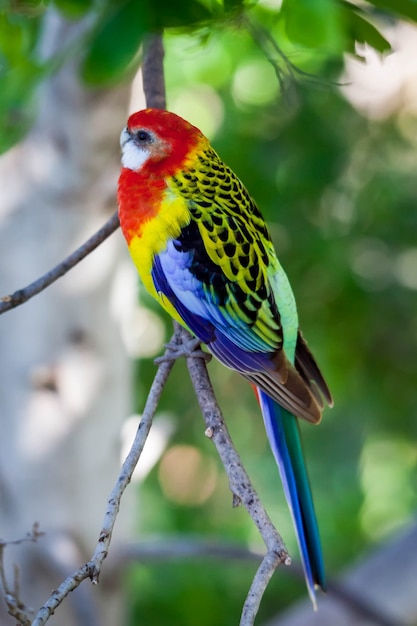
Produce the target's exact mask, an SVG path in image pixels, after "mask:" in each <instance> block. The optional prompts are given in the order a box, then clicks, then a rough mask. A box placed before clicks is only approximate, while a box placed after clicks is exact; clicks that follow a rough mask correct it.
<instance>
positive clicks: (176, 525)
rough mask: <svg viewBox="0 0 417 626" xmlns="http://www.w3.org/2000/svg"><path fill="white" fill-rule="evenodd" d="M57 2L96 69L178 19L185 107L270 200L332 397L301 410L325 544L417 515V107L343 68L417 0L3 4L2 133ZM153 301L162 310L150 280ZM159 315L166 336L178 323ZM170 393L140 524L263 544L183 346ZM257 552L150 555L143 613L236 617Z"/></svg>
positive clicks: (332, 554) (141, 379)
mask: <svg viewBox="0 0 417 626" xmlns="http://www.w3.org/2000/svg"><path fill="white" fill-rule="evenodd" d="M48 4H53V5H54V6H55V8H56V9H58V10H59V11H61V12H62V13H63V14H65V16H66V17H67V18H68V19H81V18H82V17H83V16H86V17H87V19H88V24H89V30H88V33H87V36H86V35H85V34H84V35H83V38H82V41H80V45H79V46H78V48H77V47H76V46H75V49H76V52H77V55H78V57H79V59H80V61H81V68H82V69H81V73H82V76H83V77H84V78H85V79H86V80H88V81H89V82H90V83H95V84H97V83H100V84H109V83H111V84H113V83H115V82H116V80H121V79H122V78H126V77H129V76H130V75H131V74H132V72H133V71H134V70H135V68H136V65H137V62H138V54H139V52H138V51H139V46H140V44H141V42H142V40H143V37H144V36H145V34H146V33H147V32H148V31H149V30H154V29H161V28H166V29H167V32H166V63H165V69H166V81H167V90H168V105H169V108H170V109H171V110H173V111H175V112H177V113H179V114H181V115H183V116H184V117H186V118H188V119H190V121H192V122H193V123H195V124H197V125H198V126H200V127H201V128H202V129H203V130H204V132H206V134H208V135H209V137H210V138H211V139H212V141H213V143H214V145H215V147H216V149H217V150H218V152H219V153H220V154H221V155H222V157H223V158H224V160H225V161H226V162H227V163H228V164H229V165H230V166H231V167H232V168H233V169H234V170H235V171H236V172H237V173H238V175H239V176H240V178H241V179H242V180H243V181H244V182H245V184H246V186H247V187H248V188H249V190H250V191H251V193H252V194H253V196H254V197H255V199H256V201H257V203H258V204H259V206H260V207H261V208H262V211H263V212H264V214H265V217H266V218H267V220H268V222H269V224H270V227H271V232H272V235H273V238H274V241H275V244H276V247H277V251H278V254H279V257H280V260H281V262H282V263H283V265H284V267H285V268H286V270H287V272H288V274H289V277H290V280H291V282H292V285H293V288H294V291H295V294H296V297H297V301H298V307H299V314H300V320H301V325H302V328H303V330H304V334H305V336H306V337H307V338H308V340H309V343H310V345H311V347H312V349H313V351H314V353H315V354H316V355H317V358H318V361H319V363H320V364H321V366H322V369H323V371H324V373H325V375H326V377H327V378H328V380H329V384H330V387H331V389H332V391H333V393H334V397H335V408H334V409H333V410H332V411H326V412H325V415H324V419H323V423H322V424H321V425H320V427H318V428H312V427H309V426H306V427H305V428H304V425H303V428H304V432H305V445H306V454H307V457H308V465H309V469H310V474H311V480H312V484H313V491H314V496H315V501H316V508H317V513H318V517H319V522H320V528H321V534H322V541H323V549H324V552H325V560H326V563H327V566H328V570H329V573H330V574H332V573H334V572H337V571H338V570H339V569H340V568H341V567H342V566H345V565H346V564H347V563H349V562H350V561H352V560H353V559H355V558H357V557H358V556H360V555H361V554H364V553H365V552H366V550H368V549H369V548H370V547H371V546H373V545H374V544H375V543H376V542H378V541H381V540H384V539H385V538H387V537H389V535H390V533H392V532H393V531H394V530H395V529H397V528H400V527H401V526H403V525H404V524H406V523H407V522H409V521H410V520H411V518H412V516H413V515H414V514H415V510H416V505H417V502H416V500H417V496H416V494H417V489H416V486H417V485H416V482H417V479H416V475H417V473H416V469H417V446H416V443H415V442H416V436H417V419H416V408H415V404H416V403H415V386H416V380H417V363H416V358H415V354H416V349H417V345H416V344H417V316H416V289H417V246H416V237H415V233H416V228H417V211H416V208H415V205H416V197H417V193H416V191H417V190H416V187H417V185H416V177H415V152H416V137H417V133H416V131H417V117H416V114H415V111H414V113H413V112H407V111H404V110H403V109H402V108H401V106H400V105H399V106H398V107H397V109H396V110H395V111H394V112H393V113H392V114H391V115H389V116H385V118H384V119H381V120H378V119H372V118H366V117H364V116H363V115H361V114H360V113H359V112H358V111H357V110H356V109H355V108H353V106H352V105H351V104H350V103H349V102H348V101H347V99H346V98H345V97H344V95H343V93H342V91H343V90H341V89H340V85H338V82H339V81H340V82H343V80H344V79H343V78H341V76H343V71H344V60H345V57H344V53H345V52H355V53H357V49H356V47H355V46H356V42H359V43H364V42H367V43H368V44H369V45H370V46H371V47H373V48H374V49H375V50H376V51H378V52H379V53H381V54H386V53H387V52H388V50H389V43H388V42H387V39H386V38H385V35H384V34H383V33H385V32H386V31H385V30H384V29H383V33H382V32H381V30H380V28H381V26H383V25H388V26H389V27H390V28H392V27H393V25H394V24H395V19H396V18H397V17H402V18H406V19H408V20H410V21H417V14H416V3H415V2H412V1H411V0H384V1H380V0H375V1H373V2H361V3H358V5H355V4H353V3H350V2H336V1H335V0H319V1H317V2H314V3H312V2H309V1H308V0H303V1H301V0H283V2H282V4H280V3H279V2H276V3H274V2H271V1H266V0H265V1H263V2H261V1H259V2H249V1H242V0H235V1H234V0H225V1H224V2H221V1H220V0H218V1H216V0H201V1H199V2H198V1H193V2H191V1H187V0H181V1H180V2H175V3H172V2H170V1H168V0H161V2H159V3H154V2H151V1H150V0H149V1H144V2H134V1H133V0H130V1H129V0H127V1H120V0H119V1H117V2H111V1H110V0H101V1H100V2H99V1H93V0H91V1H90V0H55V1H54V2H37V1H36V0H30V1H29V0H20V1H18V0H15V1H12V0H10V1H9V2H7V3H5V4H4V3H3V4H2V5H1V6H2V8H1V11H0V60H1V63H0V125H1V128H2V133H1V145H0V148H1V149H3V150H4V149H6V148H7V147H8V146H10V145H11V144H12V143H13V142H15V141H17V140H18V139H19V137H21V136H22V135H23V134H24V132H26V130H27V128H28V126H29V123H30V120H31V118H32V116H33V111H34V108H33V107H34V98H33V95H34V92H35V89H36V86H37V84H38V83H39V81H40V80H41V79H42V78H44V77H45V75H47V74H48V72H51V71H53V70H55V69H56V63H55V64H52V63H51V60H50V59H42V58H41V56H40V53H39V46H38V45H37V44H38V38H39V33H40V32H41V29H42V22H43V20H44V18H45V10H46V8H47V6H48ZM306 24H308V28H306ZM71 51H72V53H73V52H74V46H72V47H71ZM68 54H69V52H68ZM359 56H360V50H359ZM65 60H66V55H65V51H64V52H63V54H62V57H61V61H60V62H64V61H65ZM141 306H144V307H145V306H146V307H148V308H150V309H152V310H153V311H154V312H155V314H156V315H158V316H159V315H160V311H159V309H158V308H157V305H156V304H155V303H154V302H153V301H151V300H150V298H149V297H148V296H147V295H146V294H144V293H142V292H141ZM162 319H163V323H164V325H165V333H166V339H167V340H168V338H169V336H170V334H171V330H172V327H171V323H170V321H169V320H167V319H166V318H162ZM209 368H210V372H211V374H212V379H213V383H214V386H215V390H216V393H217V395H218V399H219V402H220V405H221V407H222V409H223V411H224V414H225V416H226V419H227V422H228V424H229V427H230V430H231V433H232V436H233V438H234V440H235V443H236V446H237V447H238V449H239V451H240V452H241V455H242V457H243V460H244V462H245V465H246V466H247V469H248V470H249V473H250V475H251V476H252V477H253V481H254V483H255V486H256V487H257V488H258V490H259V492H260V494H261V497H262V499H263V500H264V502H265V503H266V505H267V508H268V510H269V511H270V514H271V516H272V518H273V519H274V520H275V521H276V523H277V525H278V528H279V530H280V531H281V533H282V534H283V536H284V538H285V540H286V542H287V545H288V547H289V549H290V551H291V552H292V553H294V554H297V549H296V545H295V540H294V537H293V531H292V527H291V521H290V519H289V515H288V512H287V508H286V505H285V502H284V498H283V495H282V493H281V486H280V481H279V477H278V474H277V470H276V467H275V464H274V461H273V459H272V458H271V455H270V454H269V451H268V446H267V442H266V437H265V434H264V430H263V426H262V420H261V417H260V414H259V409H258V407H257V404H256V401H255V399H254V397H253V395H252V392H251V390H250V388H249V386H248V385H247V384H246V383H245V382H244V381H243V380H241V379H240V378H239V377H238V376H237V375H235V374H234V373H232V372H229V371H227V370H225V369H224V368H223V367H222V366H220V365H219V364H217V363H214V362H213V363H211V364H210V366H209ZM154 371H155V367H154V366H153V364H152V361H151V360H150V359H149V360H146V359H144V360H142V361H141V362H140V363H139V364H138V374H137V407H138V410H140V409H141V407H142V406H143V403H144V399H145V398H146V393H147V390H148V389H149V386H150V383H151V380H152V378H153V375H154ZM160 411H161V413H163V412H165V413H169V414H170V415H171V416H172V419H173V421H174V423H175V432H174V434H173V435H172V437H171V439H170V442H169V445H168V448H167V450H166V451H165V453H164V454H163V456H162V459H161V460H160V462H158V463H157V465H156V466H155V467H154V468H153V470H152V471H151V472H150V474H149V476H148V477H147V479H146V481H145V482H144V483H143V484H141V486H140V509H139V510H138V533H140V535H141V536H142V537H143V536H146V535H147V534H152V535H153V536H155V535H158V534H163V535H164V536H171V535H172V536H174V535H178V534H181V535H184V536H193V537H196V536H204V537H208V538H211V539H213V541H215V540H218V541H227V540H229V541H230V542H234V543H236V544H239V545H243V546H251V547H253V546H256V547H259V548H260V549H262V546H261V543H260V540H259V537H258V535H257V532H256V530H255V528H254V527H253V525H252V524H251V522H250V520H249V519H248V517H247V515H246V513H245V511H243V510H242V509H232V508H231V494H230V492H229V490H228V485H227V479H226V477H225V475H224V472H223V470H222V468H221V466H220V462H219V460H218V458H217V456H216V453H215V450H214V447H213V445H212V444H211V442H210V441H209V440H207V439H206V438H205V437H204V436H203V431H204V425H203V421H202V418H201V416H200V411H199V409H198V406H197V402H196V400H195V397H194V394H193V391H192V389H191V384H190V382H189V380H188V375H187V371H186V367H185V364H184V363H182V362H179V363H177V364H176V366H175V368H174V371H173V373H172V375H171V378H170V380H169V383H168V385H167V388H166V390H165V393H164V395H163V398H162V403H161V406H160ZM180 478H181V480H180ZM392 567H395V564H393V565H392ZM255 568H256V565H255V564H254V563H253V562H248V563H247V564H245V565H244V566H242V563H239V562H233V561H227V560H225V561H224V562H222V563H220V562H212V561H209V559H200V560H199V561H198V562H190V561H189V560H184V562H182V563H179V562H174V563H165V562H164V563H161V562H156V563H155V564H150V563H149V562H147V563H146V564H143V565H139V566H137V567H135V568H133V569H132V572H131V573H130V575H129V579H128V582H127V585H128V598H129V601H130V603H131V604H130V611H131V617H130V622H129V623H130V624H132V625H133V624H147V626H159V625H161V626H162V625H166V624H171V623H172V624H173V623H176V624H183V625H186V624H190V625H191V624H197V623H198V624H202V625H203V624H207V625H208V624H216V625H217V626H222V625H223V624H224V625H225V626H226V625H228V624H233V623H237V621H238V616H239V613H240V609H241V606H242V602H243V599H244V597H245V594H246V592H247V589H248V587H249V584H250V581H251V578H252V576H253V573H254V571H255ZM299 596H305V587H304V582H303V580H302V578H300V579H299V580H298V579H297V578H291V577H290V576H289V575H288V569H281V570H280V571H279V572H278V573H277V574H276V575H275V576H274V578H273V580H272V581H271V585H270V587H269V589H268V591H267V594H266V597H265V600H264V602H263V604H262V607H261V615H260V621H262V618H265V619H266V618H267V617H268V616H270V615H272V614H274V613H276V612H277V611H279V610H280V609H281V608H284V607H285V606H287V605H288V604H289V603H290V602H291V601H293V599H294V598H296V597H299ZM218 598H220V599H221V600H220V602H218V601H217V600H214V599H218ZM202 607H203V608H204V610H203V609H202Z"/></svg>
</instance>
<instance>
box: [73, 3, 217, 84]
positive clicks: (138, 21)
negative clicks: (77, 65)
mask: <svg viewBox="0 0 417 626" xmlns="http://www.w3.org/2000/svg"><path fill="white" fill-rule="evenodd" d="M211 15H212V14H211V13H210V11H209V10H208V9H207V8H206V7H204V6H203V5H202V4H200V2H197V1H196V0H194V1H192V2H190V1H188V0H182V1H181V2H175V3H173V2H172V0H160V2H159V3H158V4H157V5H156V4H155V2H154V0H142V1H141V2H138V1H137V0H127V1H125V2H122V3H117V4H116V3H115V2H110V4H109V6H108V10H107V12H106V13H105V15H104V17H103V18H102V20H101V21H100V23H99V26H98V27H97V30H96V32H95V34H94V37H93V40H92V43H91V46H90V49H89V51H88V53H87V55H86V57H85V60H84V63H83V68H82V75H83V77H84V79H85V80H86V81H87V82H90V83H96V84H97V83H106V82H110V81H115V80H118V79H120V78H121V77H122V76H123V75H124V74H125V73H126V71H128V70H129V68H130V66H131V64H132V61H133V60H134V59H135V57H136V55H137V54H138V50H139V47H140V45H141V43H142V41H143V38H144V37H145V35H146V34H147V33H151V32H155V31H160V30H163V29H164V28H172V27H175V28H178V27H184V26H190V25H192V24H196V23H202V22H204V21H206V20H208V19H209V18H210V17H211Z"/></svg>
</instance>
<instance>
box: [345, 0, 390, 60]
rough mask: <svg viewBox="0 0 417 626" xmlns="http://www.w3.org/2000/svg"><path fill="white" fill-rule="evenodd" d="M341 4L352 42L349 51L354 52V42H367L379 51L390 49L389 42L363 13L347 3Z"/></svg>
mask: <svg viewBox="0 0 417 626" xmlns="http://www.w3.org/2000/svg"><path fill="white" fill-rule="evenodd" d="M343 6H344V7H345V8H346V9H347V11H346V23H347V28H348V33H349V35H350V39H351V44H352V45H351V52H355V42H358V43H367V44H369V45H370V46H371V47H372V48H374V49H375V50H377V51H378V52H381V53H384V52H389V51H390V50H391V45H390V43H389V42H388V41H387V40H386V39H385V37H384V36H383V35H382V34H381V33H380V32H379V30H378V29H377V28H376V27H375V26H374V25H373V24H371V23H370V22H368V21H367V20H366V19H364V17H363V14H359V13H357V12H356V11H355V10H354V9H353V10H352V9H351V6H349V5H348V3H344V5H343Z"/></svg>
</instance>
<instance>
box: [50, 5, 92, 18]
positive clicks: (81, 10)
mask: <svg viewBox="0 0 417 626" xmlns="http://www.w3.org/2000/svg"><path fill="white" fill-rule="evenodd" d="M54 5H55V6H56V8H57V9H58V10H59V11H60V12H61V13H62V14H63V15H65V17H68V18H70V19H73V20H77V19H80V18H81V17H83V16H84V15H85V14H86V13H87V12H88V11H89V10H90V9H91V8H92V6H93V0H54Z"/></svg>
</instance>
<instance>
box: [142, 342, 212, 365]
mask: <svg viewBox="0 0 417 626" xmlns="http://www.w3.org/2000/svg"><path fill="white" fill-rule="evenodd" d="M200 345H201V342H200V340H199V339H197V337H194V338H193V339H189V340H188V341H186V342H185V343H180V344H177V343H176V342H174V341H170V342H169V343H166V344H165V346H164V347H165V354H163V355H162V356H160V357H158V358H157V359H155V360H154V363H156V364H157V365H159V364H160V363H165V362H166V361H175V360H176V359H179V358H180V357H185V358H190V357H191V358H197V359H203V360H204V361H205V362H206V363H208V362H209V361H211V356H212V355H211V354H210V353H209V352H204V350H201V348H200Z"/></svg>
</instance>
